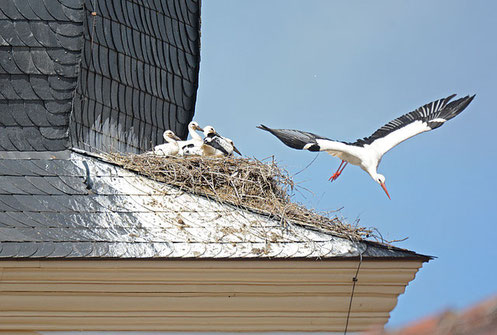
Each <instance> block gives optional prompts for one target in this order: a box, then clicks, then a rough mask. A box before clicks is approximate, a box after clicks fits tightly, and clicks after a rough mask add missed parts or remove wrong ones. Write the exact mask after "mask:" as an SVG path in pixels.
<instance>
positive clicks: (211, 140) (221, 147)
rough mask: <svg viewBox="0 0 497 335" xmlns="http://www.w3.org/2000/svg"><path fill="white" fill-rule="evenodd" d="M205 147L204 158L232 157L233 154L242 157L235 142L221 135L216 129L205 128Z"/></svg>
mask: <svg viewBox="0 0 497 335" xmlns="http://www.w3.org/2000/svg"><path fill="white" fill-rule="evenodd" d="M204 135H205V138H204V145H203V147H202V155H203V156H214V157H222V156H231V155H233V152H236V153H237V154H239V155H241V153H240V151H238V149H237V148H236V147H235V144H234V143H233V141H232V140H231V139H229V138H227V137H223V136H221V135H219V134H218V133H217V132H216V130H215V129H214V127H212V126H206V127H204Z"/></svg>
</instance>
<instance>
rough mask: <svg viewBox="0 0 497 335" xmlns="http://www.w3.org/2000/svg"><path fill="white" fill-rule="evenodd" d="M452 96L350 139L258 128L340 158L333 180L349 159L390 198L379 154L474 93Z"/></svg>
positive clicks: (452, 112) (438, 121)
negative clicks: (348, 140)
mask: <svg viewBox="0 0 497 335" xmlns="http://www.w3.org/2000/svg"><path fill="white" fill-rule="evenodd" d="M455 96H456V95H455V94H453V95H450V96H448V97H447V98H445V99H440V100H437V101H433V102H430V103H428V104H426V105H424V106H422V107H419V108H418V109H416V110H415V111H412V112H410V113H408V114H405V115H403V116H401V117H399V118H397V119H395V120H392V121H390V122H388V123H387V124H385V125H384V126H383V127H381V128H380V129H378V130H377V131H375V132H374V133H373V134H372V135H371V136H369V137H365V138H363V139H359V140H357V141H355V142H353V143H348V142H340V141H334V140H331V139H329V138H326V137H322V136H319V135H316V134H313V133H309V132H305V131H300V130H291V129H271V128H269V127H266V126H264V125H260V126H258V127H257V128H260V129H263V130H266V131H268V132H270V133H271V134H273V135H274V136H276V137H277V138H279V139H280V140H281V141H282V142H283V143H285V144H286V145H287V146H289V147H291V148H294V149H300V150H309V151H326V152H327V153H329V154H330V155H332V156H334V157H338V158H340V159H341V160H342V162H341V164H340V166H339V167H338V170H337V171H336V172H335V173H334V174H333V175H332V176H331V177H330V179H329V180H330V181H334V180H336V179H337V178H338V176H340V174H341V173H342V171H343V169H344V168H345V167H346V166H347V164H348V163H350V164H353V165H357V166H359V167H360V168H361V169H363V170H364V171H366V172H367V173H368V174H369V175H370V176H371V178H373V180H374V181H376V182H377V183H378V184H380V186H381V187H382V188H383V190H384V191H385V193H386V194H387V196H388V198H389V199H390V195H389V194H388V191H387V188H386V186H385V177H384V176H383V175H381V174H379V173H378V172H377V169H378V165H379V164H380V162H381V158H382V157H383V155H384V154H385V153H387V152H388V151H389V150H390V149H392V148H393V147H395V146H396V145H398V144H400V143H402V142H403V141H405V140H407V139H409V138H411V137H413V136H415V135H418V134H421V133H424V132H427V131H430V130H433V129H436V128H438V127H440V126H442V125H443V124H444V123H445V122H446V121H448V120H450V119H452V118H453V117H455V116H457V115H458V114H459V113H461V112H462V111H463V110H464V109H465V108H466V107H467V106H468V105H469V104H470V103H471V101H472V100H473V98H474V97H475V96H474V95H473V96H466V97H464V98H460V99H457V100H454V101H452V102H450V100H451V99H452V98H453V97H455Z"/></svg>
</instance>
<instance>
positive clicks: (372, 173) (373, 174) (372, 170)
mask: <svg viewBox="0 0 497 335" xmlns="http://www.w3.org/2000/svg"><path fill="white" fill-rule="evenodd" d="M364 170H365V171H366V172H367V173H368V174H369V175H370V176H371V178H373V180H374V181H375V182H378V176H379V175H378V172H376V169H375V168H369V169H367V170H366V169H364Z"/></svg>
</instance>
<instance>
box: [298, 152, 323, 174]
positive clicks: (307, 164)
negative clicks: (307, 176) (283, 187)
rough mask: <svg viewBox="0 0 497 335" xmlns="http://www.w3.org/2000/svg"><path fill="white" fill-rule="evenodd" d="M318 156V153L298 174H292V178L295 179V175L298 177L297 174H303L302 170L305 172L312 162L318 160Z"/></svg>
mask: <svg viewBox="0 0 497 335" xmlns="http://www.w3.org/2000/svg"><path fill="white" fill-rule="evenodd" d="M318 155H319V152H318V153H317V155H316V156H315V157H314V159H313V160H312V161H311V162H310V163H309V164H307V166H306V167H305V168H303V169H302V170H300V171H299V172H297V173H294V174H293V176H292V177H295V176H296V175H298V174H299V173H301V172H303V171H304V170H306V169H307V168H308V167H309V166H311V165H312V163H314V161H315V160H316V159H317V158H318Z"/></svg>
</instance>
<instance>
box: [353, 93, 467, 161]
mask: <svg viewBox="0 0 497 335" xmlns="http://www.w3.org/2000/svg"><path fill="white" fill-rule="evenodd" d="M453 97H455V94H453V95H450V96H448V97H447V98H445V99H440V100H436V101H433V102H430V103H428V104H426V105H424V106H422V107H419V108H418V109H416V110H415V111H412V112H410V113H407V114H405V115H402V116H401V117H399V118H396V119H395V120H392V121H390V122H388V123H387V124H386V125H384V126H383V127H381V128H380V129H378V130H377V131H375V132H374V133H373V134H372V135H371V136H369V137H365V138H364V139H359V140H357V141H356V142H354V143H350V144H351V145H355V146H360V147H365V146H368V145H369V146H371V148H372V149H374V150H375V151H376V152H378V153H379V154H380V155H381V156H382V155H384V154H385V153H386V152H387V151H389V150H390V149H392V148H393V147H395V146H396V145H397V144H399V143H402V142H403V141H405V140H407V139H409V138H411V137H413V136H415V135H418V134H421V133H424V132H426V131H430V130H433V129H436V128H438V127H440V126H441V125H443V124H444V123H445V122H446V121H447V120H450V119H452V118H453V117H455V116H457V115H458V114H459V113H461V112H462V111H463V110H464V109H465V108H466V107H467V106H468V105H469V104H470V103H471V101H472V100H473V98H474V97H475V96H474V95H473V96H469V95H468V96H466V97H464V98H461V99H457V100H454V101H452V102H449V101H450V100H451V99H452V98H453Z"/></svg>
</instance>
